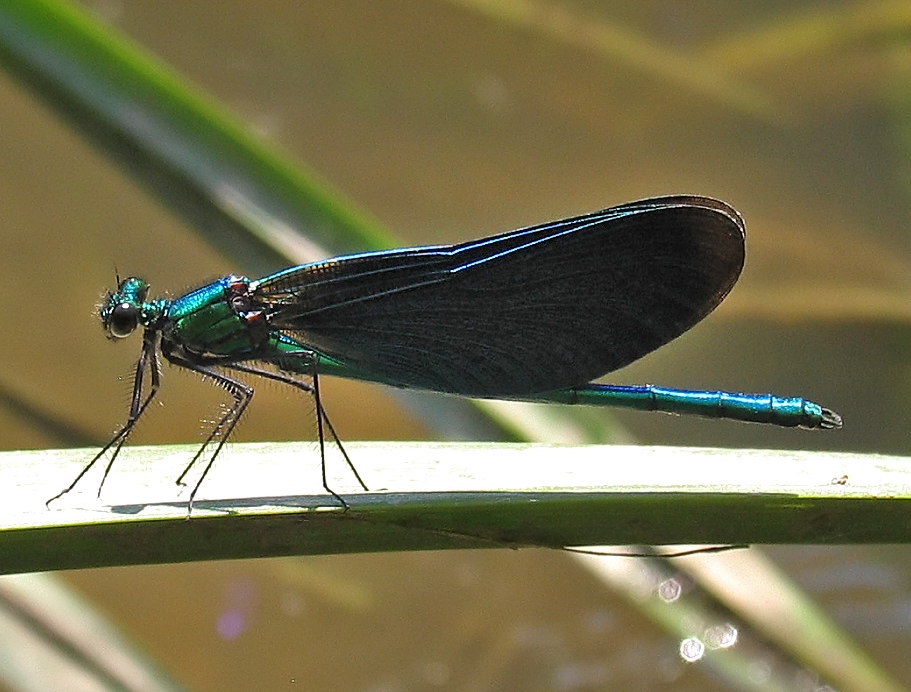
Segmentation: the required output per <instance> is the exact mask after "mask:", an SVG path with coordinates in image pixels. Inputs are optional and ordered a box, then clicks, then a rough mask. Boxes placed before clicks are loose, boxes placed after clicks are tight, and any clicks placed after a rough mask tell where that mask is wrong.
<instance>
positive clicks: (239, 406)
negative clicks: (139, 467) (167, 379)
mask: <svg viewBox="0 0 911 692" xmlns="http://www.w3.org/2000/svg"><path fill="white" fill-rule="evenodd" d="M165 357H166V358H167V359H168V360H169V361H171V362H172V363H174V365H178V366H180V367H182V368H186V369H187V370H190V371H192V372H195V373H198V374H200V375H202V376H203V377H205V378H208V379H211V380H212V381H214V382H215V383H216V384H217V385H219V386H220V387H222V388H223V389H225V390H226V391H227V392H228V393H229V394H230V395H231V397H232V398H233V399H234V403H233V404H232V405H231V406H230V407H229V408H228V410H227V411H225V413H224V414H222V417H221V418H220V419H219V420H218V422H217V423H216V424H215V426H214V427H213V428H212V431H211V432H210V433H209V435H208V437H206V440H205V442H203V443H202V446H201V447H200V448H199V451H197V452H196V454H194V455H193V458H192V459H191V460H190V463H189V464H187V466H186V468H184V470H183V471H182V472H181V474H180V476H178V478H177V484H178V485H183V484H184V483H183V479H184V478H185V477H186V475H187V474H188V473H189V472H190V469H191V468H193V466H195V465H196V462H197V461H199V459H200V458H201V457H202V456H203V454H205V451H206V450H207V449H209V447H210V445H211V444H212V443H213V442H215V450H214V451H213V452H212V454H211V455H210V456H209V460H208V462H206V465H205V467H204V468H203V470H202V474H201V475H200V476H199V479H198V480H197V481H196V485H194V486H193V490H192V491H190V498H189V500H187V517H189V516H190V513H191V512H192V511H193V500H194V498H195V497H196V493H197V492H198V491H199V487H200V486H201V485H202V482H203V481H204V480H205V478H206V476H207V475H208V473H209V470H210V469H211V468H212V464H214V463H215V458H216V457H217V456H218V455H219V453H220V452H221V450H222V447H224V446H225V442H227V441H228V438H229V437H230V436H231V433H232V432H233V431H234V428H235V426H236V425H237V422H238V421H239V420H240V419H241V417H242V416H243V414H244V411H245V410H246V409H247V406H248V405H249V404H250V400H251V399H252V398H253V388H252V387H249V386H247V385H245V384H244V383H243V382H240V381H239V380H235V379H234V378H233V377H229V376H228V375H225V374H224V373H222V372H219V371H218V370H216V369H215V368H212V367H209V366H206V365H201V364H199V363H194V362H193V361H190V360H187V359H185V358H183V357H182V356H177V355H175V354H169V353H165Z"/></svg>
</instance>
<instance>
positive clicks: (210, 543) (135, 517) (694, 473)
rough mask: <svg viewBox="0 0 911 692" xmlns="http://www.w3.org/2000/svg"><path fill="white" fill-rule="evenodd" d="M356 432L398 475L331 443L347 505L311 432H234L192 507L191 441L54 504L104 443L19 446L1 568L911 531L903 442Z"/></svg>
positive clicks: (9, 470) (0, 522) (11, 466)
mask: <svg viewBox="0 0 911 692" xmlns="http://www.w3.org/2000/svg"><path fill="white" fill-rule="evenodd" d="M348 447H349V453H351V454H352V456H353V457H354V458H355V459H357V463H358V469H359V470H360V472H361V475H362V476H363V477H364V479H365V480H366V482H367V483H368V485H371V484H374V485H375V484H377V483H382V484H383V487H384V488H388V490H382V491H375V492H368V493H364V492H359V491H357V490H356V489H355V484H354V481H353V479H352V478H350V477H348V476H346V475H345V469H344V464H343V462H342V460H341V459H340V458H331V459H330V464H331V466H332V468H330V472H335V471H337V472H338V474H337V475H338V479H337V480H330V483H331V484H332V486H333V489H334V490H336V492H339V493H340V494H342V495H343V496H344V497H345V498H346V501H347V502H348V504H349V505H350V510H349V511H347V512H345V511H342V509H341V507H339V506H338V504H337V503H336V502H335V501H334V500H333V499H332V497H331V496H329V495H328V494H326V492H325V491H324V490H323V489H322V487H321V485H320V483H319V481H318V478H319V473H318V469H317V463H318V462H317V454H316V451H315V449H314V447H313V446H312V445H301V444H300V443H286V444H266V443H258V444H242V445H231V446H229V447H228V448H226V451H225V454H224V457H220V458H219V460H218V463H217V472H216V473H213V474H212V475H211V476H210V477H208V478H207V479H206V482H205V484H203V486H202V490H201V493H200V495H199V496H198V498H199V499H198V500H197V502H196V504H195V505H194V509H193V517H192V519H191V520H190V521H189V522H187V521H185V519H186V499H185V497H186V492H184V493H183V496H182V495H181V494H180V493H179V492H178V488H176V487H175V486H174V485H173V484H172V482H171V480H172V479H174V478H176V477H177V475H178V474H179V472H180V471H181V469H182V467H183V465H184V464H185V463H186V462H187V460H188V459H189V458H191V456H192V454H193V453H194V452H195V449H194V448H192V447H188V446H177V447H138V448H130V449H127V450H124V453H123V459H121V460H118V464H117V465H116V467H115V471H114V472H113V473H112V474H111V476H110V477H109V478H108V481H107V484H106V485H105V487H104V491H103V494H102V502H101V503H100V504H99V502H98V501H96V500H95V497H94V494H95V491H96V489H97V485H95V484H96V483H97V482H98V480H99V478H100V475H99V474H100V473H101V470H102V469H100V468H99V469H96V471H97V474H95V475H91V474H90V475H89V476H87V477H86V478H85V479H84V480H83V481H82V483H81V484H80V485H79V486H78V487H77V491H78V492H77V491H74V492H73V493H71V494H70V495H67V496H64V498H62V499H61V500H59V501H57V502H55V503H53V504H52V505H51V510H46V509H45V508H44V504H43V503H44V500H46V499H47V498H49V497H51V496H52V495H54V494H55V493H56V492H58V491H59V490H60V487H59V486H60V484H61V481H62V480H63V481H65V480H66V479H68V478H73V477H75V475H76V473H77V472H78V471H79V469H80V468H81V467H82V466H83V465H84V464H85V462H86V460H87V459H89V458H91V454H92V451H91V450H62V451H29V452H8V453H4V454H2V455H0V468H2V469H3V473H4V474H6V478H5V479H4V483H3V487H4V488H6V489H7V492H8V494H9V497H8V498H7V501H5V502H4V512H3V514H2V515H0V527H2V532H0V570H2V571H4V572H7V573H12V572H21V571H38V570H53V569H66V568H80V567H97V566H105V565H127V564H142V563H157V562H181V561H191V560H212V559H233V558H246V557H265V556H279V555H310V554H322V553H346V552H364V551H386V550H425V549H444V548H469V547H521V546H546V547H554V548H557V547H560V546H567V545H576V546H578V545H601V544H608V545H619V544H646V545H667V544H682V543H683V544H692V543H698V544H703V543H706V544H708V543H721V544H723V543H752V544H756V543H831V544H835V543H898V542H905V541H907V540H908V537H909V536H911V518H909V517H911V461H909V460H907V459H903V458H898V457H880V456H856V455H849V454H832V453H826V454H822V453H808V452H774V451H758V450H716V449H693V448H664V447H623V446H613V445H611V446H595V445H589V446H583V447H572V446H549V445H501V444H471V445H466V444H456V443H449V444H440V443H411V444H402V443H394V444H391V443H352V444H350V445H348ZM334 456H337V453H334ZM608 471H609V473H608ZM192 477H193V476H192V473H191V476H190V478H191V479H192ZM331 477H332V476H331V474H330V478H331ZM605 478H609V479H610V480H609V482H605V480H604V479H605ZM93 479H94V480H93ZM770 479H779V480H777V481H776V482H774V483H772V482H771V481H770ZM780 479H785V480H780ZM842 481H844V482H843V483H842ZM191 482H192V481H191ZM903 488H904V489H905V490H904V491H902V490H901V489H903ZM289 489H293V491H292V492H293V494H292V493H291V492H289ZM214 498H218V499H214Z"/></svg>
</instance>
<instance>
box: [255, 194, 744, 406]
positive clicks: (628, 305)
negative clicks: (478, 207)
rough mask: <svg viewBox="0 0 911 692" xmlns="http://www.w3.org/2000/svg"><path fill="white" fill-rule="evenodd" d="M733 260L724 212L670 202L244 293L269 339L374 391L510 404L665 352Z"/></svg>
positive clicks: (737, 223)
mask: <svg viewBox="0 0 911 692" xmlns="http://www.w3.org/2000/svg"><path fill="white" fill-rule="evenodd" d="M743 258H744V229H743V222H742V220H741V219H740V216H739V215H738V214H737V212H736V211H735V210H734V209H732V208H731V207H729V206H728V205H726V204H724V203H723V202H719V201H717V200H713V199H709V198H705V197H691V196H679V197H664V198H657V199H651V200H645V201H641V202H633V203H631V204H625V205H622V206H619V207H612V208H610V209H605V210H604V211H600V212H595V213H593V214H588V215H585V216H579V217H576V218H572V219H565V220H562V221H555V222H553V223H549V224H544V225H542V226H534V227H531V228H526V229H522V230H518V231H512V232H510V233H504V234H502V235H498V236H493V237H490V238H484V239H481V240H476V241H472V242H468V243H464V244H461V245H452V246H439V247H425V248H413V249H406V250H393V251H388V252H377V253H365V254H362V255H351V256H346V257H340V258H337V259H334V260H327V261H325V262H317V263H314V264H309V265H303V266H301V267H293V268H291V269H287V270H285V271H283V272H280V273H278V274H274V275H272V276H269V277H266V278H264V279H262V280H260V281H257V282H254V283H253V284H252V285H251V289H252V293H253V298H254V301H255V302H256V303H257V304H258V305H260V306H262V307H264V308H265V309H266V310H267V312H268V314H269V316H270V319H271V324H272V326H273V327H274V328H277V329H281V330H283V331H286V332H288V333H289V334H291V335H292V336H293V337H294V338H295V339H298V340H300V341H301V342H303V343H306V344H308V345H310V346H312V347H313V348H314V349H316V350H317V351H319V352H321V353H323V354H325V355H327V356H330V357H332V358H334V359H336V360H338V361H340V362H342V363H344V364H346V365H348V366H350V367H353V368H355V369H357V370H359V371H361V372H364V373H367V374H370V375H371V378H372V379H377V380H379V381H383V382H387V383H389V384H392V385H396V386H401V387H414V388H421V389H430V390H435V391H442V392H450V393H456V394H463V395H473V396H490V397H495V396H504V397H508V396H519V395H527V394H532V393H538V392H544V391H549V390H553V389H562V388H564V387H571V386H576V385H581V384H585V383H587V382H589V381H591V380H593V379H595V378H597V377H600V376H601V375H604V374H605V373H608V372H611V371H612V370H616V369H617V368H620V367H622V366H624V365H626V364H628V363H630V362H632V361H634V360H636V359H637V358H640V357H642V356H644V355H645V354H646V353H649V352H651V351H653V350H655V349H656V348H658V347H659V346H661V345H662V344H666V343H667V342H669V341H671V340H672V339H674V338H676V337H677V336H679V335H680V334H682V333H683V332H685V331H686V330H688V329H689V328H690V327H692V326H693V325H694V324H696V323H697V322H699V321H700V320H701V319H702V318H703V317H705V316H706V315H707V314H708V313H710V312H711V311H712V310H713V309H714V308H715V306H717V305H718V303H720V302H721V300H722V299H723V298H724V297H725V296H726V295H727V293H728V291H730V290H731V287H732V286H733V285H734V283H735V281H736V280H737V277H738V276H739V274H740V270H741V268H742V267H743Z"/></svg>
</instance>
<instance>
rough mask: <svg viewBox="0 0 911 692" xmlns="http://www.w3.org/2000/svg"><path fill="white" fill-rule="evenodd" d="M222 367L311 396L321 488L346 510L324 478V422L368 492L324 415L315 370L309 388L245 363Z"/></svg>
mask: <svg viewBox="0 0 911 692" xmlns="http://www.w3.org/2000/svg"><path fill="white" fill-rule="evenodd" d="M224 367H228V368H231V369H233V370H238V371H240V372H246V373H249V374H251V375H257V376H259V377H264V378H266V379H269V380H273V381H275V382H281V383H282V384H287V385H289V386H291V387H294V388H296V389H299V390H301V391H302V392H305V393H306V394H309V395H310V396H312V397H313V400H314V402H315V404H316V426H317V435H318V438H319V446H320V464H321V469H322V480H323V488H324V489H325V490H326V492H328V493H329V494H330V495H332V496H333V497H334V498H335V499H336V500H338V501H339V504H341V505H342V507H344V508H345V509H348V503H347V502H345V501H344V500H343V499H342V498H341V496H340V495H339V494H338V493H336V492H335V491H334V490H333V489H332V488H330V487H329V482H328V479H327V478H326V447H325V435H324V431H323V423H324V422H325V427H326V428H328V429H329V433H330V435H332V439H333V440H334V441H335V445H336V447H338V449H339V451H340V452H341V453H342V456H343V457H344V459H345V463H347V464H348V468H349V469H351V473H352V474H354V477H355V478H356V479H357V482H358V483H359V484H360V486H361V487H362V488H363V489H364V490H369V488H368V487H367V484H366V483H364V481H363V479H362V478H361V475H360V474H359V473H358V471H357V468H355V466H354V462H352V461H351V457H349V456H348V452H347V451H346V450H345V446H344V445H343V444H342V441H341V439H340V438H339V436H338V433H336V432H335V427H334V426H333V425H332V421H331V420H330V419H329V416H328V415H327V413H326V409H325V408H324V407H323V402H322V400H321V399H320V396H319V376H318V373H316V372H315V370H314V372H313V386H311V385H309V384H307V383H306V382H302V381H301V380H298V379H296V378H294V377H291V376H290V375H285V374H284V373H280V372H275V371H273V370H266V369H264V368H258V367H255V366H252V365H247V364H245V363H232V364H230V365H225V366H224Z"/></svg>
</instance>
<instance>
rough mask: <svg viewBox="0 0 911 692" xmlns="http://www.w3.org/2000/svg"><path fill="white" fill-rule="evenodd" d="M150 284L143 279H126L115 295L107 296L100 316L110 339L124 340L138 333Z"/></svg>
mask: <svg viewBox="0 0 911 692" xmlns="http://www.w3.org/2000/svg"><path fill="white" fill-rule="evenodd" d="M148 292H149V284H147V283H146V282H145V281H143V280H142V279H137V278H136V277H130V278H128V279H124V280H123V281H121V282H120V285H119V286H117V290H116V291H114V292H113V293H111V292H108V293H107V294H106V295H105V299H104V302H103V303H102V304H101V305H100V306H99V310H98V316H99V317H100V318H101V325H102V326H103V327H104V330H105V332H107V336H108V338H109V339H124V338H126V337H128V336H129V335H130V334H132V333H133V332H134V331H136V327H138V326H139V323H140V321H141V319H142V311H143V303H144V302H145V299H146V294H147V293H148Z"/></svg>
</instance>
